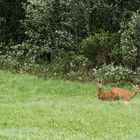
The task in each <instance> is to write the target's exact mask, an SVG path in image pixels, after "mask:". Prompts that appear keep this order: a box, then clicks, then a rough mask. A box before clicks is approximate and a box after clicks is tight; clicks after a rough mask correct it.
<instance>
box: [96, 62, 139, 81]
mask: <svg viewBox="0 0 140 140" xmlns="http://www.w3.org/2000/svg"><path fill="white" fill-rule="evenodd" d="M95 76H96V79H97V80H102V81H104V82H106V83H119V82H133V83H135V82H136V78H137V73H136V72H134V71H132V70H130V69H128V68H125V67H123V66H121V65H120V66H114V65H113V64H110V65H105V66H103V67H102V68H100V69H98V70H97V71H96V74H95Z"/></svg>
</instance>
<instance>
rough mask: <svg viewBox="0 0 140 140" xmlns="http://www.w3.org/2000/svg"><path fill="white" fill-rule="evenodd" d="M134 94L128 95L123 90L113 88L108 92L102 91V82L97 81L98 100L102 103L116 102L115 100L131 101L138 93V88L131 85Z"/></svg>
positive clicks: (139, 90) (139, 89)
mask: <svg viewBox="0 0 140 140" xmlns="http://www.w3.org/2000/svg"><path fill="white" fill-rule="evenodd" d="M132 86H133V88H134V90H135V93H129V92H128V91H126V90H124V89H123V88H118V87H116V88H113V89H111V90H109V91H102V82H101V81H99V82H98V83H97V87H98V98H99V99H100V100H103V101H111V100H113V101H116V100H124V101H130V100H132V99H133V98H134V97H135V96H136V95H137V93H140V88H139V87H138V85H132Z"/></svg>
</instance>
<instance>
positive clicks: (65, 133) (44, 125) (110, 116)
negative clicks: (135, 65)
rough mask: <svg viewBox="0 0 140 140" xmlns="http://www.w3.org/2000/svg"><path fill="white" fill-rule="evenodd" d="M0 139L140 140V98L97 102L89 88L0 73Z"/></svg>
mask: <svg viewBox="0 0 140 140" xmlns="http://www.w3.org/2000/svg"><path fill="white" fill-rule="evenodd" d="M105 89H107V87H105ZM128 89H129V90H132V89H131V88H128ZM0 139H2V140H7V139H8V140H16V139H17V140H20V139H21V140H24V139H25V140H139V139H140V95H137V96H136V97H135V98H134V99H133V100H132V101H131V102H130V103H129V104H127V105H126V104H124V102H123V101H117V102H102V101H99V100H98V98H97V89H96V86H95V84H94V83H85V84H83V83H76V82H69V81H61V80H46V81H45V80H43V79H39V78H37V77H34V76H29V75H19V74H11V73H9V72H4V71H0Z"/></svg>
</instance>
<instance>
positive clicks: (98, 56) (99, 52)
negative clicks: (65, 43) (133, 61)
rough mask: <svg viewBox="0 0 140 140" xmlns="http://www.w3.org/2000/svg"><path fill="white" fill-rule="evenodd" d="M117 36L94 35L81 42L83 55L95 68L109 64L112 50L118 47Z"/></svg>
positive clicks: (106, 34)
mask: <svg viewBox="0 0 140 140" xmlns="http://www.w3.org/2000/svg"><path fill="white" fill-rule="evenodd" d="M118 43H119V35H118V34H116V33H114V34H112V33H109V32H104V31H103V32H101V33H95V34H94V35H92V36H89V37H88V38H86V39H85V40H84V41H83V45H82V48H83V50H84V53H85V55H86V56H87V57H88V58H89V60H91V61H92V63H94V65H95V66H99V65H102V64H110V62H112V61H115V60H113V58H114V56H113V53H112V51H113V49H114V48H116V47H118Z"/></svg>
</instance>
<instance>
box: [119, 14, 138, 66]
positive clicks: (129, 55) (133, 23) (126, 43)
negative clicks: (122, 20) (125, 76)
mask: <svg viewBox="0 0 140 140" xmlns="http://www.w3.org/2000/svg"><path fill="white" fill-rule="evenodd" d="M121 47H122V57H123V63H124V65H126V66H127V67H129V68H131V69H132V68H133V69H135V68H137V67H140V14H139V13H134V14H133V16H132V18H131V20H130V22H129V23H128V25H126V27H125V30H124V32H123V33H122V36H121Z"/></svg>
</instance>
